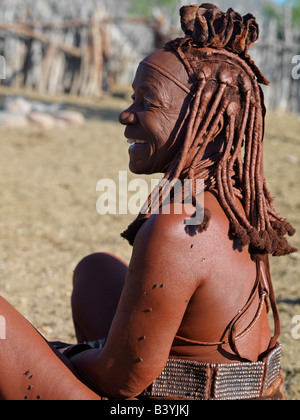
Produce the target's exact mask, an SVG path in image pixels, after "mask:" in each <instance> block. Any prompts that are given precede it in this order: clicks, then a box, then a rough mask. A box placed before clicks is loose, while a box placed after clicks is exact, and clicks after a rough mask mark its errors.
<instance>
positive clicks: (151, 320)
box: [72, 215, 199, 398]
mask: <svg viewBox="0 0 300 420" xmlns="http://www.w3.org/2000/svg"><path fill="white" fill-rule="evenodd" d="M183 222H184V217H183V215H155V216H152V217H151V218H150V219H149V220H148V221H147V222H146V223H145V224H144V226H143V227H142V228H141V229H140V231H139V233H138V235H137V237H136V241H135V244H134V248H133V254H132V259H131V262H130V265H129V269H128V274H127V277H126V282H125V287H124V290H123V293H122V295H121V299H120V302H119V306H118V309H117V312H116V315H115V317H114V320H113V323H112V326H111V329H110V333H109V336H108V341H107V343H106V345H105V348H104V349H103V350H102V351H101V352H99V351H98V350H94V351H87V352H84V353H82V354H79V355H78V356H75V357H74V358H72V362H73V363H74V365H75V366H76V368H77V369H78V370H79V372H80V373H81V374H82V375H83V376H84V377H85V378H86V379H87V381H88V382H89V383H91V384H93V386H94V387H95V389H97V390H98V391H100V392H104V393H105V394H107V395H109V396H111V397H116V398H128V397H133V396H136V395H138V394H140V393H141V392H142V391H143V390H144V389H145V388H146V387H147V386H149V385H150V384H151V383H152V382H153V380H154V379H155V378H156V377H157V376H158V375H159V374H160V372H161V371H162V369H163V368H164V366H165V364H166V362H167V360H168V357H169V352H170V348H171V346H172V343H173V339H174V337H175V335H176V333H177V331H178V329H179V326H180V324H181V321H182V319H183V316H184V313H185V311H186V308H187V305H188V302H189V300H190V298H191V296H192V295H193V293H194V291H195V289H196V288H197V287H198V286H199V284H198V283H197V281H196V279H195V278H194V275H193V273H192V271H191V269H190V267H191V266H192V258H193V257H192V253H191V243H192V238H191V237H189V236H188V235H187V234H185V231H184V228H185V225H184V223H183Z"/></svg>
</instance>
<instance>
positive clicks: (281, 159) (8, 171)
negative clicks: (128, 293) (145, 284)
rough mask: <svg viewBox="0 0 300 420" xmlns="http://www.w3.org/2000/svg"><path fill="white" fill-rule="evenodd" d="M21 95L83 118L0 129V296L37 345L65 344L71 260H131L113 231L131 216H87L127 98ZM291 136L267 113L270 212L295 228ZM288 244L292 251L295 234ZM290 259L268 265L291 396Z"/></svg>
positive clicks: (293, 305)
mask: <svg viewBox="0 0 300 420" xmlns="http://www.w3.org/2000/svg"><path fill="white" fill-rule="evenodd" d="M12 93H19V94H20V92H12V91H9V90H8V89H5V88H3V87H0V101H1V99H3V97H4V96H5V95H6V94H12ZM21 94H22V95H24V96H25V94H24V92H21ZM27 96H29V97H32V98H34V99H46V100H55V101H61V102H68V103H69V107H70V108H71V109H76V110H80V111H82V112H83V113H84V114H85V116H86V117H87V123H86V124H85V125H83V126H80V127H77V126H69V127H67V128H58V127H56V128H52V129H48V130H45V129H41V128H39V127H37V126H34V125H29V126H28V127H25V128H22V129H1V135H0V190H1V202H0V232H1V240H0V291H1V295H2V296H3V297H4V298H6V299H7V300H8V301H9V302H10V303H12V304H13V305H14V306H15V307H16V308H17V309H18V310H19V311H20V312H21V313H22V314H23V315H24V316H25V317H26V318H27V319H28V320H29V321H30V322H31V323H32V324H33V325H35V327H36V328H37V329H38V330H39V331H40V332H41V333H42V334H43V335H44V336H45V337H46V338H47V339H49V340H62V341H67V342H73V341H74V340H75V336H74V331H73V326H72V320H71V310H70V296H71V291H72V272H73V270H74V268H75V266H76V264H77V262H78V261H79V260H80V259H81V258H82V257H84V256H85V255H88V254H89V253H92V252H95V251H107V252H111V253H114V254H117V255H118V256H120V257H121V258H123V259H124V260H126V261H129V259H130V255H131V247H130V246H129V245H128V244H127V243H126V242H125V241H124V240H123V239H122V238H121V237H120V232H122V231H123V230H124V228H126V227H127V225H128V224H129V222H130V221H131V220H132V218H133V216H132V215H130V214H129V215H127V216H123V215H122V216H119V215H106V216H100V215H99V214H98V213H97V211H96V201H97V198H98V197H99V192H97V191H96V184H97V182H98V180H100V179H103V178H111V179H114V180H115V181H116V182H117V181H118V175H119V171H121V170H124V171H126V170H127V162H128V159H127V148H128V147H127V144H126V141H125V140H124V137H123V128H122V127H121V126H120V125H119V123H118V115H119V112H120V110H122V109H124V108H125V107H126V105H127V101H126V99H120V98H116V97H114V98H111V97H106V98H103V99H101V100H87V99H78V98H73V99H72V98H67V97H58V98H57V97H56V98H50V99H49V98H43V97H40V96H37V95H32V94H27ZM299 133H300V120H299V119H297V118H296V117H295V116H291V115H281V114H272V115H271V114H270V115H269V116H268V118H267V127H266V138H265V172H266V178H267V181H268V185H269V188H270V190H271V192H272V194H273V195H274V196H275V197H276V201H275V203H276V209H277V210H278V211H279V212H280V213H281V214H282V215H283V216H284V217H286V218H287V219H289V220H290V221H291V222H292V224H294V226H295V227H296V228H298V230H299V229H300V222H299V220H300V219H299V213H300V194H299V179H300V134H299ZM128 179H129V180H130V179H132V177H131V176H130V175H128ZM291 243H292V244H293V245H294V246H296V247H298V248H300V237H299V233H298V234H296V235H295V237H294V238H292V239H291ZM299 259H300V255H299V253H297V254H293V255H291V256H287V257H284V258H277V259H276V258H272V259H271V264H272V275H273V281H274V285H275V290H276V296H277V300H278V305H279V310H280V314H281V321H282V335H281V343H282V345H283V361H282V365H283V371H284V377H285V386H286V394H287V396H288V398H289V399H300V360H299V355H300V352H299V348H300V339H299V340H297V339H296V338H297V337H295V336H294V338H293V335H292V332H293V331H294V332H295V327H297V325H295V324H293V319H294V317H295V316H296V315H299V316H300V283H299V273H300V264H299ZM0 315H1V314H0ZM294 321H295V320H294ZM298 322H299V321H298ZM296 332H298V334H299V329H298V330H296Z"/></svg>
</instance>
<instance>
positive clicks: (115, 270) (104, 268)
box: [73, 252, 128, 286]
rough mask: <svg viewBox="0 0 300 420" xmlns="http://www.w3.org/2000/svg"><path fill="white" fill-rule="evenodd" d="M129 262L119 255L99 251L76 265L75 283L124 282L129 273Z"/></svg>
mask: <svg viewBox="0 0 300 420" xmlns="http://www.w3.org/2000/svg"><path fill="white" fill-rule="evenodd" d="M127 268H128V267H127V264H126V263H125V262H124V261H122V260H121V259H119V258H118V257H116V256H114V255H112V254H108V253H104V252H98V253H94V254H90V255H88V256H86V257H84V258H83V259H82V260H81V261H80V262H79V263H78V264H77V266H76V268H75V270H74V274H73V285H74V286H75V285H76V283H77V282H78V281H84V282H89V281H101V280H104V281H105V280H110V281H111V280H112V277H113V279H115V280H118V281H121V282H123V281H124V280H125V277H126V273H127Z"/></svg>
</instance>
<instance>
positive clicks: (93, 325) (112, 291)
mask: <svg viewBox="0 0 300 420" xmlns="http://www.w3.org/2000/svg"><path fill="white" fill-rule="evenodd" d="M127 269H128V266H127V264H126V263H125V262H124V261H122V260H120V259H119V258H117V257H115V256H113V255H110V254H105V253H96V254H92V255H89V256H88V257H86V258H84V259H83V260H82V261H80V263H79V264H78V266H77V267H76V269H75V271H74V279H73V294H72V313H73V321H74V326H75V332H76V336H77V340H78V342H79V343H80V342H83V341H93V340H99V339H102V338H105V337H107V336H108V332H109V329H110V326H111V323H112V320H113V317H114V315H115V312H116V309H117V306H118V302H119V299H120V296H121V293H122V290H123V286H124V282H125V277H126V273H127Z"/></svg>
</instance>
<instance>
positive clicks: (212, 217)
mask: <svg viewBox="0 0 300 420" xmlns="http://www.w3.org/2000/svg"><path fill="white" fill-rule="evenodd" d="M181 21H182V28H183V30H184V32H185V34H186V37H185V38H182V39H177V40H174V41H172V42H170V43H169V44H167V45H166V47H165V48H164V49H162V50H158V51H155V52H154V53H153V54H151V55H150V56H149V57H147V58H146V59H145V60H143V61H142V62H141V64H140V66H139V68H138V70H137V74H136V77H135V80H134V83H133V89H134V95H133V103H132V105H131V106H130V108H128V109H127V110H126V111H124V112H123V113H122V114H121V116H120V122H121V123H122V124H124V125H125V126H126V128H125V137H126V138H127V139H128V142H129V143H130V148H129V156H130V163H129V166H130V169H131V171H132V172H134V173H136V174H153V173H157V172H161V173H163V174H164V178H163V180H162V182H161V184H160V185H159V186H158V187H157V188H156V189H155V191H154V192H153V193H152V194H151V197H149V200H148V202H147V203H145V205H144V207H143V209H142V210H141V213H140V215H139V216H138V218H137V219H136V220H135V221H134V222H133V224H132V225H131V226H129V228H128V230H127V231H126V232H124V233H123V236H124V238H126V239H128V240H129V242H130V243H131V244H132V245H133V253H132V258H131V261H130V264H129V267H127V266H126V264H125V263H124V262H122V261H121V260H119V259H117V258H116V257H114V256H112V255H109V254H94V255H91V256H88V257H86V258H85V259H84V260H82V261H81V262H80V263H79V265H78V266H77V268H76V270H75V272H74V291H73V296H72V309H73V319H74V325H75V329H76V334H77V338H78V342H79V343H88V344H81V345H77V346H75V347H69V348H67V349H64V348H62V349H61V353H62V354H60V353H58V354H59V357H57V355H55V354H54V353H53V351H52V349H54V348H57V347H59V346H57V345H51V346H50V345H49V344H48V343H46V342H45V341H44V340H43V339H42V338H41V337H40V336H39V335H38V333H37V332H36V331H35V330H34V329H33V328H32V327H31V326H30V325H28V324H27V323H26V321H24V320H23V319H22V318H21V316H20V315H18V314H17V313H16V312H15V311H14V310H13V309H12V308H11V307H10V306H9V305H8V304H7V303H6V302H4V301H3V300H1V301H0V309H1V311H0V312H1V313H2V314H5V317H6V319H7V325H8V335H7V340H4V341H3V342H1V343H0V346H1V347H0V351H1V352H0V354H1V370H2V371H3V372H4V374H2V373H1V378H0V392H1V393H0V395H2V397H3V398H6V399H10V398H24V397H26V398H31V397H32V395H33V392H32V391H33V389H34V390H35V394H36V392H38V395H39V396H40V398H41V397H44V398H48V399H76V398H84V399H97V398H100V397H98V396H100V395H101V396H106V397H108V398H163V399H165V398H179V399H182V398H187V399H189V398H191V399H284V395H283V393H282V377H281V371H280V350H281V349H280V345H279V344H278V342H277V340H278V337H279V334H280V323H279V318H278V311H277V308H276V301H275V297H274V293H273V288H272V282H271V278H270V269H269V264H268V254H272V255H286V254H288V253H290V252H293V251H295V249H293V248H292V247H290V245H289V244H288V242H287V241H286V239H285V235H286V234H289V235H292V234H293V233H294V229H293V228H292V227H291V226H290V225H289V224H288V222H287V221H285V220H284V219H283V218H282V217H281V216H280V215H278V214H277V213H276V212H275V210H274V208H273V201H272V198H271V196H270V193H269V191H268V189H267V186H266V182H265V180H264V177H263V164H262V162H263V159H262V143H263V133H264V116H265V108H264V103H263V95H262V91H261V89H260V87H259V85H258V82H260V83H265V84H267V81H266V80H265V78H264V77H263V76H262V74H261V73H260V72H259V70H258V69H257V67H256V66H255V64H254V63H253V62H252V61H251V59H250V57H249V55H248V49H249V47H250V46H251V45H252V44H254V43H255V42H256V41H257V39H258V25H257V23H256V21H255V18H254V17H253V16H252V15H247V16H245V17H244V18H242V17H241V16H240V15H239V14H238V13H236V12H234V11H233V10H232V9H229V10H228V12H227V13H222V12H221V11H220V10H219V9H218V8H217V7H216V6H214V5H211V4H206V3H205V4H203V5H201V6H200V7H199V6H197V5H195V6H186V7H183V8H182V9H181ZM199 179H201V180H203V182H204V203H205V211H204V217H203V218H199V220H198V219H197V224H196V225H195V224H194V223H192V220H193V219H194V215H195V209H196V210H197V209H198V208H199V202H200V194H201V192H200V191H198V190H197V184H196V181H197V180H199ZM178 180H179V181H181V183H182V185H184V181H185V180H191V181H192V182H191V184H187V185H190V186H191V188H189V187H187V188H183V190H182V191H181V192H179V193H178V191H177V192H176V191H175V188H172V187H173V186H174V187H175V184H176V182H177V181H178ZM166 181H168V182H166ZM166 186H167V187H168V188H167V187H166ZM170 186H171V188H170ZM167 196H168V197H170V196H171V204H170V206H169V212H163V211H161V209H162V208H163V206H164V202H165V200H166V199H167ZM186 198H189V199H190V204H189V205H186ZM184 204H185V205H184ZM196 213H197V211H196ZM200 219H201V220H200ZM270 306H271V307H272V309H273V314H274V320H275V334H274V336H273V337H271V332H270V328H269V323H268V316H267V312H268V310H269V307H270ZM89 346H90V347H89ZM62 347H63V346H62ZM91 347H93V348H91ZM24 348H26V351H24V350H23V349H24ZM56 351H57V350H56ZM20 355H22V356H20ZM2 366H3V368H2ZM35 372H37V373H38V374H37V375H36V374H35ZM33 375H34V376H33ZM32 376H33V377H32ZM46 378H47V379H46ZM33 381H36V382H35V383H33ZM28 384H30V385H28ZM27 386H29V387H30V386H33V388H29V387H27ZM26 387H27V388H26ZM25 394H26V395H25ZM35 394H34V395H35ZM38 395H36V396H35V397H37V396H38Z"/></svg>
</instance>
